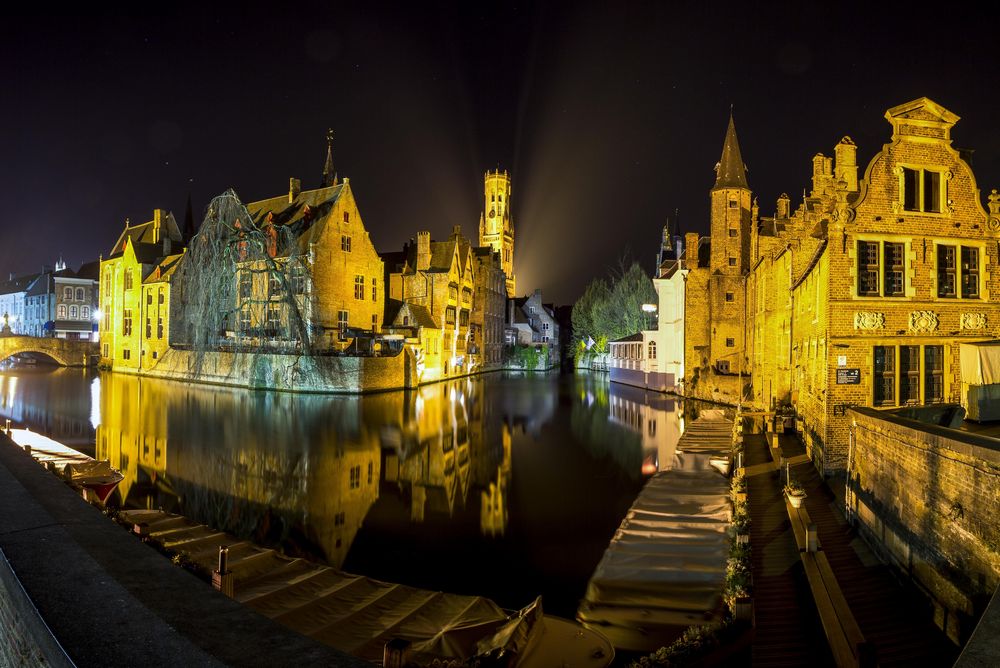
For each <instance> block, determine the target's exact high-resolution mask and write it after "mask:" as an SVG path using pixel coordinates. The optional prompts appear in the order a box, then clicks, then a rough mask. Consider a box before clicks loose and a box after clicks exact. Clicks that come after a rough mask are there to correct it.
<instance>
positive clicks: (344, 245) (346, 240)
mask: <svg viewBox="0 0 1000 668" xmlns="http://www.w3.org/2000/svg"><path fill="white" fill-rule="evenodd" d="M344 215H347V214H344ZM334 238H336V237H334ZM335 243H336V242H335ZM340 250H342V251H344V252H346V253H350V252H351V237H350V236H348V235H346V234H342V235H340Z"/></svg>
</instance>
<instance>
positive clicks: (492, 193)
mask: <svg viewBox="0 0 1000 668" xmlns="http://www.w3.org/2000/svg"><path fill="white" fill-rule="evenodd" d="M510 195H511V185H510V175H509V174H508V173H507V170H504V171H503V173H501V172H500V170H499V169H498V170H497V171H495V172H486V175H485V176H484V177H483V212H482V213H481V214H480V215H479V245H480V246H489V247H490V248H492V249H493V250H494V251H496V252H497V253H499V254H500V267H501V269H503V272H504V274H505V275H506V286H507V297H508V298H511V299H513V297H514V295H515V294H516V293H515V283H514V221H513V219H512V218H511V206H510Z"/></svg>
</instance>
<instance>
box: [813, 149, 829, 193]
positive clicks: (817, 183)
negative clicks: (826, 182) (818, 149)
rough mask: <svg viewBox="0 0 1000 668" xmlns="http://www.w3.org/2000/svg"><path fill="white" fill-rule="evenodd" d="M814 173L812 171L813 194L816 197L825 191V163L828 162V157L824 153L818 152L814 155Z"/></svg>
mask: <svg viewBox="0 0 1000 668" xmlns="http://www.w3.org/2000/svg"><path fill="white" fill-rule="evenodd" d="M812 162H813V173H812V182H813V187H812V194H813V196H814V197H815V196H816V195H818V194H819V193H821V192H823V165H824V164H825V163H826V158H825V157H824V156H823V154H822V153H817V154H816V155H814V156H813V160H812Z"/></svg>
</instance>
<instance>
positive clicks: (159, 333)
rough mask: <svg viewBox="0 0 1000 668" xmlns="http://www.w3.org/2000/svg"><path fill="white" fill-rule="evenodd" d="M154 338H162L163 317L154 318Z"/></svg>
mask: <svg viewBox="0 0 1000 668" xmlns="http://www.w3.org/2000/svg"><path fill="white" fill-rule="evenodd" d="M156 338H158V339H162V338H163V318H157V319H156Z"/></svg>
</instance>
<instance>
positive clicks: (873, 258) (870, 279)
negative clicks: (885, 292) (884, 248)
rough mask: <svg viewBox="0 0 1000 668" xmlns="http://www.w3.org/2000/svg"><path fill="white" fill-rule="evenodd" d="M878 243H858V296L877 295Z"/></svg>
mask: <svg viewBox="0 0 1000 668" xmlns="http://www.w3.org/2000/svg"><path fill="white" fill-rule="evenodd" d="M878 274H879V267H878V242H877V241H859V242H858V295H859V296H864V295H877V294H878V293H879V289H878Z"/></svg>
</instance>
